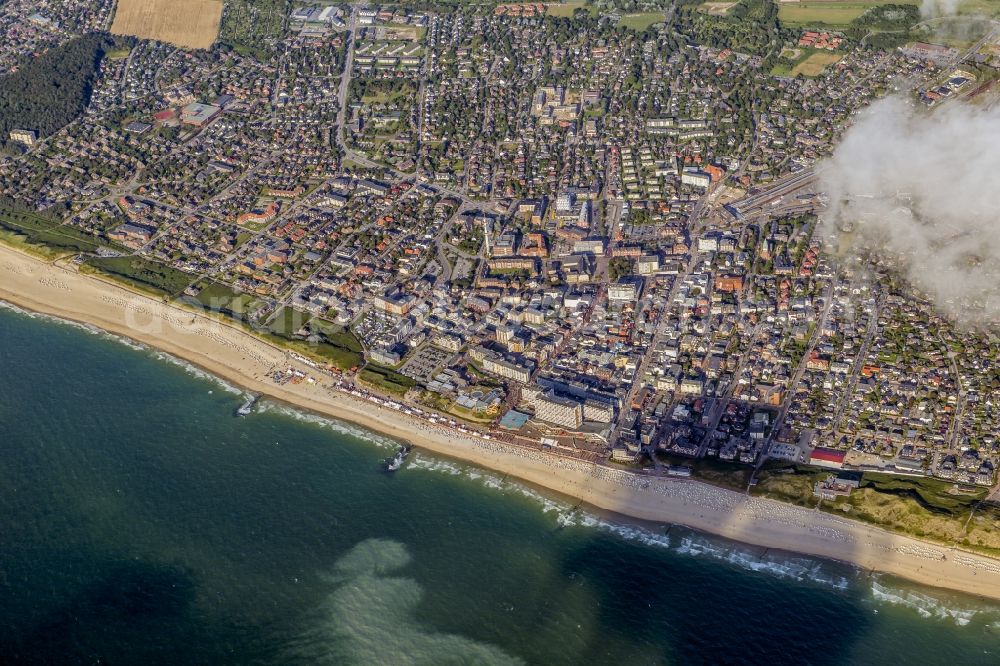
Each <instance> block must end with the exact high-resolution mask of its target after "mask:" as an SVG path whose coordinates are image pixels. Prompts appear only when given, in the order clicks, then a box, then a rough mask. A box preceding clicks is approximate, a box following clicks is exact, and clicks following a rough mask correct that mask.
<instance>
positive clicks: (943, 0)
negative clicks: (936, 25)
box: [920, 0, 961, 19]
mask: <svg viewBox="0 0 1000 666" xmlns="http://www.w3.org/2000/svg"><path fill="white" fill-rule="evenodd" d="M959 4H961V0H923V2H921V3H920V15H921V16H923V17H924V18H925V19H931V18H939V17H941V16H954V15H955V14H957V13H958V6H959Z"/></svg>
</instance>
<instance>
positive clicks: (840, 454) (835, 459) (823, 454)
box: [809, 446, 847, 469]
mask: <svg viewBox="0 0 1000 666" xmlns="http://www.w3.org/2000/svg"><path fill="white" fill-rule="evenodd" d="M845 457H847V452H846V451H838V450H837V449H828V448H825V447H822V446H817V447H816V448H815V449H813V452H812V454H811V455H810V456H809V463H810V464H812V465H819V466H821V467H836V468H838V469H839V468H841V467H843V466H844V458H845Z"/></svg>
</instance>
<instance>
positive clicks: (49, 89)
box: [0, 34, 112, 145]
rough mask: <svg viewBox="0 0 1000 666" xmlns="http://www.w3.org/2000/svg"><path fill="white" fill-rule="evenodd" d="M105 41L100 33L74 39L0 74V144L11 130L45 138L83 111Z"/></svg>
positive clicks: (107, 43) (95, 76) (4, 141)
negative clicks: (2, 74) (31, 132)
mask: <svg viewBox="0 0 1000 666" xmlns="http://www.w3.org/2000/svg"><path fill="white" fill-rule="evenodd" d="M111 44H112V40H111V39H110V38H108V37H104V36H101V35H96V34H93V35H86V36H84V37H77V38H74V39H71V40H70V41H68V42H66V43H65V44H62V45H60V46H58V47H56V48H54V49H52V50H50V51H48V52H46V53H43V54H42V55H40V56H38V57H37V58H33V59H31V60H28V61H27V62H25V64H24V65H23V66H22V67H21V68H20V69H19V70H18V71H16V72H14V73H12V74H7V75H5V76H3V77H0V145H4V144H5V143H6V142H7V141H8V140H9V138H8V135H9V133H10V131H11V130H12V129H31V130H35V131H37V132H38V135H39V136H40V137H46V136H49V135H50V134H53V133H55V132H57V131H58V130H59V129H60V128H62V127H63V126H65V125H66V124H67V123H69V122H70V121H72V120H73V119H74V118H76V117H77V116H79V115H80V114H81V113H83V110H84V109H85V108H86V106H87V104H88V103H89V102H90V94H91V91H92V90H93V87H94V81H95V79H96V78H97V68H98V66H99V65H100V64H101V59H102V58H103V57H104V53H105V51H107V50H108V49H109V48H110V46H111Z"/></svg>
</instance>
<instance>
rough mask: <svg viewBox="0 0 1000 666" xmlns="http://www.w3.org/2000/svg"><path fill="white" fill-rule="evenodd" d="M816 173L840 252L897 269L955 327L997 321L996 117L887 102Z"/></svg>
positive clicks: (860, 121)
mask: <svg viewBox="0 0 1000 666" xmlns="http://www.w3.org/2000/svg"><path fill="white" fill-rule="evenodd" d="M818 169H819V176H820V180H821V185H822V188H823V191H824V192H826V194H827V195H828V196H829V204H828V206H827V210H826V211H825V212H824V214H823V216H822V217H823V220H824V223H825V229H826V231H827V232H828V233H829V234H830V235H831V236H834V237H836V238H835V240H836V244H837V245H838V246H839V248H840V250H841V251H845V250H846V251H847V252H848V253H849V254H852V255H854V256H857V255H863V254H870V255H872V256H873V257H874V258H875V259H876V260H880V261H883V262H892V263H894V264H895V266H896V267H897V268H898V270H899V271H900V272H901V273H902V274H903V275H904V276H906V277H907V278H908V279H909V280H910V282H911V283H912V284H913V285H914V286H915V287H917V288H918V289H919V290H920V291H922V292H923V293H925V294H926V295H927V296H928V297H930V298H931V299H933V300H934V301H935V302H936V303H937V304H938V305H939V307H940V308H941V309H943V310H945V311H947V312H949V313H950V314H952V315H953V316H955V317H957V318H958V319H959V320H961V321H964V322H966V323H983V322H986V321H987V320H1000V188H998V187H997V185H996V179H997V176H998V174H1000V109H988V108H985V107H979V106H976V107H972V106H967V105H962V104H958V103H955V104H951V105H948V106H944V107H942V108H939V109H937V110H935V111H934V112H929V111H927V110H925V109H922V108H918V107H917V105H915V104H914V103H912V102H910V101H909V100H906V99H901V98H898V97H894V98H888V99H885V100H882V101H879V102H877V103H876V104H874V105H872V106H871V107H870V108H869V109H867V110H865V111H864V112H862V113H861V114H860V115H859V116H858V118H857V120H856V122H855V124H854V125H853V127H851V128H850V129H849V130H848V131H847V133H846V134H845V136H844V139H843V141H842V142H841V144H840V145H839V146H838V147H837V149H836V150H835V152H834V154H833V156H832V157H831V158H830V159H829V160H826V161H825V162H824V163H822V164H821V165H819V167H818Z"/></svg>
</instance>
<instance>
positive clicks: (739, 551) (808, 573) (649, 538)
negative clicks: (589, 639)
mask: <svg viewBox="0 0 1000 666" xmlns="http://www.w3.org/2000/svg"><path fill="white" fill-rule="evenodd" d="M409 467H410V468H411V469H417V470H427V471H432V472H437V473H440V474H447V475H449V476H456V477H458V476H460V477H463V478H466V479H469V480H471V481H475V482H478V483H479V484H480V485H482V486H483V487H485V488H490V489H492V490H499V491H501V492H504V493H511V494H516V495H520V496H523V497H526V498H528V499H531V500H533V501H534V502H536V503H537V504H539V505H540V507H541V510H542V512H543V513H545V514H549V513H554V514H555V520H556V523H557V524H558V525H559V526H560V527H562V528H568V527H581V528H588V529H596V530H600V531H603V532H608V533H611V534H614V535H616V536H618V537H620V538H622V539H625V540H627V541H634V542H636V543H641V544H643V545H646V546H652V547H657V548H665V549H667V550H669V551H670V552H672V553H675V554H677V555H684V556H688V557H710V558H712V559H715V560H718V561H721V562H725V563H728V564H730V565H733V566H736V567H739V568H741V569H743V570H746V571H753V572H757V573H765V574H770V575H772V576H776V577H778V578H784V579H789V580H794V581H796V582H812V583H818V584H820V585H824V586H826V587H830V588H833V589H837V590H846V589H847V587H848V586H849V585H850V583H851V578H850V577H848V576H844V575H838V574H836V573H832V572H830V571H829V569H830V568H832V567H836V566H846V565H829V564H828V563H826V562H823V561H821V560H817V559H812V558H808V557H796V556H794V555H790V554H788V553H784V552H778V553H773V554H772V553H768V552H766V551H765V549H763V548H754V547H752V546H742V545H739V544H736V543H735V542H728V541H723V540H721V539H716V538H712V537H708V536H701V535H700V534H699V533H697V532H694V531H691V530H688V529H686V528H676V531H677V532H678V533H681V532H683V534H682V535H680V536H676V535H674V534H670V533H664V532H660V531H657V530H655V529H651V528H647V527H642V526H639V525H630V524H627V523H624V522H615V521H613V520H608V519H606V518H603V517H601V516H599V515H596V514H594V513H593V512H590V511H587V510H586V509H583V508H582V507H580V506H574V505H572V504H569V503H567V502H565V501H560V500H557V499H553V498H551V497H548V496H546V495H544V494H542V493H540V492H538V491H536V490H534V489H532V488H530V487H528V486H526V485H523V484H521V483H519V482H518V481H511V480H508V479H507V478H506V477H502V476H499V475H497V474H495V473H493V472H487V471H483V470H481V469H479V468H476V467H471V466H468V465H464V464H461V463H455V462H451V461H448V460H441V459H438V458H432V457H430V456H425V455H417V456H415V457H414V459H413V461H412V462H411V463H410V464H409ZM672 531H674V530H672Z"/></svg>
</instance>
